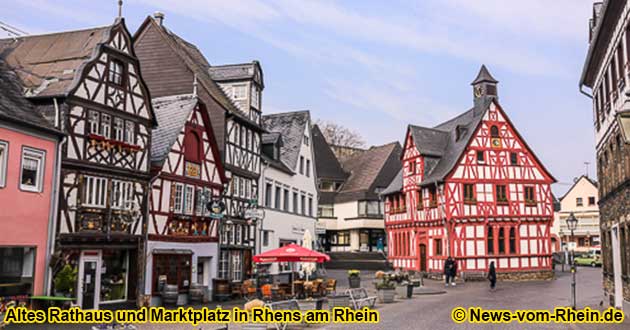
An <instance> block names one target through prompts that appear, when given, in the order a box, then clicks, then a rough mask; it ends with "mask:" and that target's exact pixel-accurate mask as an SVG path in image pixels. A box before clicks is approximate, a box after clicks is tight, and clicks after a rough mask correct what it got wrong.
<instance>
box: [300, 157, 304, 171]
mask: <svg viewBox="0 0 630 330" xmlns="http://www.w3.org/2000/svg"><path fill="white" fill-rule="evenodd" d="M300 174H304V156H300Z"/></svg>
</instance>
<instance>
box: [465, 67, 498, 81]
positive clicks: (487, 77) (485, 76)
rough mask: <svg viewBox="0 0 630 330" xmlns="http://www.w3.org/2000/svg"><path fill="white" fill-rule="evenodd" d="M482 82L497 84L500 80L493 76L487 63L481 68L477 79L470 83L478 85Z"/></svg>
mask: <svg viewBox="0 0 630 330" xmlns="http://www.w3.org/2000/svg"><path fill="white" fill-rule="evenodd" d="M481 82H491V83H495V84H496V83H498V82H499V81H498V80H496V79H494V77H492V75H491V74H490V71H488V68H486V65H485V64H482V65H481V70H479V73H478V74H477V78H475V80H473V82H471V83H470V84H471V85H476V84H478V83H481Z"/></svg>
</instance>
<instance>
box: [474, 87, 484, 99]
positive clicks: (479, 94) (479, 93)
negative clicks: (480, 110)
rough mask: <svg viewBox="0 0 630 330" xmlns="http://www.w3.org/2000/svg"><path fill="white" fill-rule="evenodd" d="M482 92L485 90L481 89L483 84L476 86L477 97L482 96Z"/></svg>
mask: <svg viewBox="0 0 630 330" xmlns="http://www.w3.org/2000/svg"><path fill="white" fill-rule="evenodd" d="M481 94H483V91H482V90H481V86H477V87H475V97H480V96H481Z"/></svg>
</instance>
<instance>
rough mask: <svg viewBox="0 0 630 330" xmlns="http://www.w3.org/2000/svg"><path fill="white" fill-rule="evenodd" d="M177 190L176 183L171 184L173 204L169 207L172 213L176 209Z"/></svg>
mask: <svg viewBox="0 0 630 330" xmlns="http://www.w3.org/2000/svg"><path fill="white" fill-rule="evenodd" d="M176 190H177V187H176V185H175V182H171V202H170V206H169V211H170V212H173V210H174V209H175V191H176Z"/></svg>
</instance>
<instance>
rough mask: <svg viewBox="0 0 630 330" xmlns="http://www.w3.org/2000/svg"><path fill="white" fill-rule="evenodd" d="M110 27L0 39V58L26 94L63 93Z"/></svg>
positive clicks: (77, 75) (102, 41)
mask: <svg viewBox="0 0 630 330" xmlns="http://www.w3.org/2000/svg"><path fill="white" fill-rule="evenodd" d="M117 23H118V21H116V22H115V23H114V25H115V24H117ZM112 26H113V25H112ZM112 26H103V27H96V28H90V29H84V30H76V31H66V32H58V33H50V34H42V35H32V36H23V37H18V38H16V39H0V58H4V59H5V60H6V61H7V63H8V64H9V65H10V66H11V67H12V68H13V69H14V70H15V71H16V73H17V74H18V76H19V78H20V81H21V82H22V85H23V86H24V88H26V89H27V90H28V91H27V93H26V94H27V96H38V97H45V96H63V95H66V94H67V93H68V92H69V91H70V90H72V88H73V87H74V85H75V84H76V83H78V78H79V76H80V75H79V74H77V73H80V71H81V69H82V66H83V65H85V63H86V62H88V60H90V59H91V58H92V57H93V56H96V55H97V49H98V47H97V46H98V45H99V44H101V43H104V42H106V41H107V39H108V36H109V32H110V30H111V28H112Z"/></svg>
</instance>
